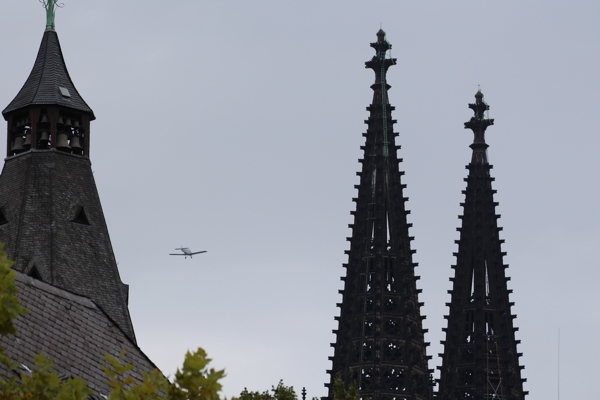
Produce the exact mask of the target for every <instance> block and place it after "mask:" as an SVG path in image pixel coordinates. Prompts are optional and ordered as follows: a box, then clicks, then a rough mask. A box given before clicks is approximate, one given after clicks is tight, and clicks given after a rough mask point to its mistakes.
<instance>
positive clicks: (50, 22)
mask: <svg viewBox="0 0 600 400" xmlns="http://www.w3.org/2000/svg"><path fill="white" fill-rule="evenodd" d="M57 1H58V0H39V2H40V3H42V5H43V6H44V8H45V9H46V29H47V30H54V29H55V25H54V16H55V12H56V9H57V8H59V7H62V6H63V5H62V3H60V4H59V3H57Z"/></svg>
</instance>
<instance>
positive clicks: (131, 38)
mask: <svg viewBox="0 0 600 400" xmlns="http://www.w3.org/2000/svg"><path fill="white" fill-rule="evenodd" d="M64 3H65V5H64V8H62V9H60V10H58V12H57V17H56V26H57V32H58V34H59V38H60V40H61V44H62V49H63V53H64V56H65V59H66V63H67V66H68V68H69V72H70V74H71V78H72V79H73V81H74V83H75V85H76V86H77V89H78V90H79V92H80V93H81V95H82V96H83V97H84V99H85V100H86V101H87V102H88V104H89V105H90V107H91V108H92V109H93V110H94V112H95V114H96V116H97V118H98V119H97V120H96V121H94V122H93V124H92V130H91V159H92V162H93V169H94V171H95V177H96V183H97V185H98V189H99V192H100V198H101V200H102V204H103V208H104V212H105V215H106V219H107V223H108V227H109V231H110V234H111V239H112V243H113V246H114V251H115V255H116V257H117V260H118V261H119V268H120V272H121V276H122V279H123V281H124V282H126V283H128V284H130V310H131V314H132V319H133V323H134V326H135V328H136V334H137V337H138V341H139V345H140V347H141V348H142V350H144V351H145V352H146V354H147V355H148V356H149V357H150V358H151V359H152V360H153V361H154V362H156V364H157V365H158V366H159V367H160V368H161V369H162V370H163V371H164V372H165V373H166V374H172V373H173V372H174V370H175V368H176V367H177V366H179V365H180V364H181V362H182V360H183V354H184V353H185V351H186V350H187V349H193V348H195V347H197V346H202V347H204V348H205V349H206V350H207V351H208V353H209V355H210V356H211V357H212V358H213V359H214V363H215V365H216V366H217V367H224V368H226V371H227V374H228V376H227V378H226V379H225V381H224V384H225V394H226V395H228V396H232V395H236V394H238V393H239V392H240V391H241V390H242V389H243V387H244V386H247V387H248V389H253V390H264V389H267V388H269V387H270V385H272V384H276V383H277V381H278V380H279V379H280V378H283V379H284V381H285V382H286V383H287V384H290V385H294V386H295V387H296V389H297V390H300V389H301V387H302V386H306V387H307V391H308V395H309V396H322V395H325V394H326V391H325V388H324V387H323V383H324V382H326V381H327V380H328V376H327V375H326V374H325V370H326V369H327V368H329V367H330V362H328V360H327V357H328V356H331V355H332V354H333V352H332V349H331V348H330V347H329V343H330V342H332V341H333V340H334V339H335V338H334V336H333V335H332V334H331V330H332V329H334V328H336V324H335V321H334V319H333V317H334V315H337V313H338V309H337V308H336V307H335V303H336V302H339V301H340V299H341V297H340V295H338V294H337V291H338V289H341V284H342V282H341V281H340V279H339V277H340V275H341V274H343V272H344V271H343V268H342V266H341V265H342V263H343V262H345V261H346V257H345V256H344V250H346V249H348V243H347V242H346V241H345V238H346V236H349V235H350V230H349V229H348V228H347V225H348V224H349V223H351V222H352V220H351V216H350V213H349V212H350V211H351V210H353V209H354V203H352V202H351V198H352V197H353V196H354V195H355V194H356V191H355V190H354V189H353V185H354V184H356V183H358V178H357V177H356V175H355V172H356V171H358V170H359V168H360V165H359V164H358V162H357V159H358V158H359V157H360V156H361V152H360V150H359V146H360V145H361V144H362V143H363V140H364V139H363V138H362V136H361V133H362V132H364V130H365V125H364V124H363V120H364V119H366V118H367V112H366V111H365V107H367V106H368V105H369V103H370V102H371V96H372V91H371V89H370V88H369V86H370V85H371V84H372V83H373V78H374V77H373V73H372V71H370V70H365V69H364V62H365V61H367V60H368V59H370V58H371V57H372V55H373V50H372V49H371V48H370V47H369V43H370V42H372V41H374V40H375V33H376V32H377V30H378V29H379V27H380V24H382V27H383V29H384V30H385V31H386V32H387V39H388V40H389V41H390V42H391V43H392V45H393V50H392V55H393V57H396V58H398V65H397V66H396V67H393V68H392V69H391V70H390V72H389V75H388V82H389V83H390V84H391V85H392V89H391V91H390V101H391V103H392V105H394V106H395V107H396V111H395V112H394V114H393V115H394V117H395V119H397V120H398V123H397V124H396V125H395V131H398V132H400V138H399V139H398V141H399V144H401V145H402V149H401V150H400V157H403V158H404V161H405V162H404V163H402V164H401V167H402V169H403V170H405V171H406V175H405V180H404V183H406V184H407V185H408V188H407V189H406V192H405V193H406V194H407V195H408V196H409V197H410V200H409V202H408V209H410V210H411V211H412V213H411V215H410V222H412V223H413V224H414V227H413V228H412V230H411V234H412V235H414V236H415V237H416V240H415V241H414V242H413V246H414V248H415V249H416V250H417V254H416V261H417V262H419V264H420V267H419V268H418V274H419V275H421V277H422V279H421V281H420V282H419V287H420V288H422V289H423V293H422V295H421V297H420V299H421V301H424V302H425V307H424V310H423V311H424V313H425V314H426V315H427V319H426V320H425V325H426V327H427V328H429V333H428V334H427V335H426V339H427V340H428V341H430V342H431V347H430V348H429V354H430V355H432V356H433V359H432V361H431V362H430V368H434V367H436V366H438V365H439V364H440V359H439V357H438V356H437V354H438V353H441V352H442V350H443V349H442V346H441V345H440V344H439V342H440V340H442V338H443V336H442V332H441V328H442V327H444V326H446V322H445V320H444V319H443V315H444V314H445V313H446V312H447V308H446V307H445V306H444V304H445V302H447V301H449V295H448V294H447V293H446V291H447V290H448V289H450V282H449V281H448V278H449V277H450V276H451V275H452V270H451V269H450V265H451V264H453V263H454V261H455V258H454V257H453V256H452V252H453V251H456V248H457V247H456V245H455V244H454V240H456V239H458V232H456V229H455V228H456V227H457V226H459V223H460V221H459V220H458V218H457V216H458V214H460V213H461V212H462V209H461V207H459V203H460V202H461V201H462V200H463V195H462V194H461V190H463V189H464V188H465V182H463V178H464V177H465V176H466V173H467V171H466V170H465V169H464V166H465V165H466V164H467V163H468V162H469V159H470V149H469V147H468V145H469V144H470V143H471V140H472V133H471V132H470V131H467V130H464V129H463V122H464V121H467V120H468V119H469V118H470V116H471V112H470V110H469V109H468V108H467V103H469V102H472V101H473V99H474V98H473V95H474V94H475V92H476V91H477V87H478V85H481V89H482V91H483V93H484V94H485V100H486V101H487V102H488V103H489V104H490V106H491V110H490V117H491V118H495V120H496V121H495V125H494V126H493V127H490V128H489V129H488V131H487V142H488V143H489V144H490V148H489V157H490V160H491V162H492V164H494V166H495V168H494V169H493V170H492V174H493V176H494V177H495V178H496V182H495V183H494V188H495V189H496V190H498V194H497V195H496V200H497V201H498V202H499V203H500V206H499V207H498V212H499V213H500V214H502V218H501V219H500V220H499V223H500V226H502V227H504V230H503V232H502V234H501V237H502V238H504V239H505V240H506V243H505V245H504V247H503V250H504V251H506V252H507V253H508V255H507V256H506V257H505V262H506V263H508V264H509V265H510V268H509V270H508V274H509V276H511V278H512V280H511V282H509V287H510V288H512V289H513V290H514V294H513V295H512V301H514V302H515V307H514V309H513V313H516V314H517V315H518V318H517V320H516V325H517V326H518V327H519V331H518V332H517V338H518V339H520V340H521V341H522V344H521V345H520V347H519V350H520V351H521V352H523V353H524V356H523V357H522V359H521V360H522V363H523V364H524V365H525V367H526V368H525V370H524V372H523V376H524V377H526V378H527V380H528V381H527V383H526V384H525V389H526V390H529V391H530V396H529V398H531V399H553V398H556V395H557V390H556V388H557V384H556V376H557V335H558V329H559V328H560V330H561V393H562V394H563V395H564V396H567V397H569V398H593V397H594V395H596V394H597V382H596V381H595V376H596V371H597V369H598V367H597V360H598V359H600V345H599V344H598V343H599V342H598V340H597V336H598V332H599V331H600V320H599V318H598V316H597V309H598V308H599V307H600V293H599V292H598V290H597V286H598V282H600V269H599V268H598V267H599V262H598V242H599V239H600V223H599V222H600V221H599V219H600V218H599V217H600V215H599V213H598V209H597V204H599V202H600V192H599V190H598V183H597V182H598V181H599V178H600V176H599V175H600V169H599V168H598V157H597V152H598V150H597V149H598V145H599V144H600V137H599V135H598V123H597V121H596V119H597V109H598V103H599V100H598V99H599V95H598V93H600V78H599V75H598V71H600V55H599V54H600V53H599V52H598V43H599V40H600V32H599V28H598V17H599V15H600V3H599V2H597V1H569V2H566V1H550V0H546V1H527V2H522V1H503V2H481V1H460V2H459V1H454V2H434V1H422V2H408V1H369V2H366V1H349V0H346V1H328V2H323V1H307V0H305V1H296V2H281V1H261V0H259V1H253V2H234V1H219V2H216V1H187V0H179V1H171V2H165V1H156V0H150V1H141V0H128V1H127V2H122V1H116V0H108V1H102V2H100V1H96V2H92V1H86V2H82V1H79V2H77V1H71V0H64ZM0 15H2V16H3V21H4V22H3V24H2V26H1V27H0V32H1V33H0V34H1V35H2V38H3V40H2V43H3V44H2V54H3V57H2V68H1V72H2V74H1V79H0V106H1V107H2V108H3V107H4V106H6V105H7V104H8V103H9V102H10V101H11V100H12V99H13V97H14V96H15V95H16V94H17V92H18V90H19V89H20V87H21V86H22V84H23V83H24V82H25V79H26V78H27V76H28V74H29V72H30V70H31V67H32V66H33V62H34V59H35V56H36V52H37V49H38V46H39V43H40V41H41V38H42V34H43V30H44V27H45V13H44V10H43V8H42V7H41V5H40V4H39V3H38V2H37V1H35V0H29V1H23V0H4V1H2V2H0ZM0 142H2V141H0ZM2 143H4V142H2ZM2 149H3V147H2ZM2 149H0V151H4V150H2ZM180 245H183V246H189V247H191V248H193V249H199V250H200V249H202V250H208V253H206V254H203V255H199V256H196V257H194V259H193V260H190V259H187V260H183V259H181V258H179V257H169V256H168V253H169V252H171V250H173V249H174V248H175V247H179V246H180ZM436 376H437V374H436Z"/></svg>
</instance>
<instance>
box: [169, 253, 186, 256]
mask: <svg viewBox="0 0 600 400" xmlns="http://www.w3.org/2000/svg"><path fill="white" fill-rule="evenodd" d="M169 255H170V256H187V254H183V253H181V254H180V253H177V254H173V253H169Z"/></svg>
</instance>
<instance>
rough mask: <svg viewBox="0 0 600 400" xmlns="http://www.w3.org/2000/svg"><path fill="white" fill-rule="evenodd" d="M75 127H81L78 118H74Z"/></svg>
mask: <svg viewBox="0 0 600 400" xmlns="http://www.w3.org/2000/svg"><path fill="white" fill-rule="evenodd" d="M73 128H79V121H77V120H76V119H74V120H73Z"/></svg>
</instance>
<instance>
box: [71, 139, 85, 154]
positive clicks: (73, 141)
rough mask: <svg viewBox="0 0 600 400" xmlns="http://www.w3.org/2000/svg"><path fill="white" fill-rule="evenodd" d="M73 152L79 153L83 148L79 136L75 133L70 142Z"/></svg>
mask: <svg viewBox="0 0 600 400" xmlns="http://www.w3.org/2000/svg"><path fill="white" fill-rule="evenodd" d="M69 144H70V145H71V148H72V149H73V152H74V153H76V154H79V151H80V150H81V149H82V147H81V143H80V142H79V136H77V135H73V136H71V142H70V143H69Z"/></svg>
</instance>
